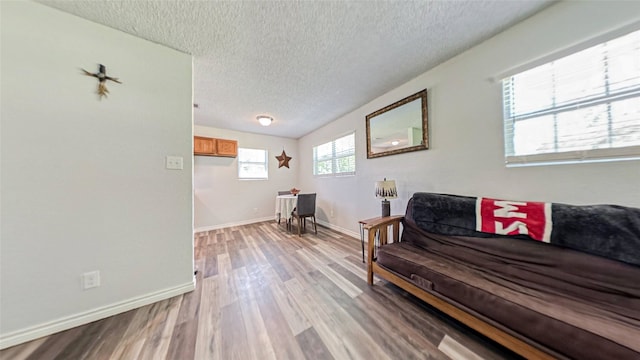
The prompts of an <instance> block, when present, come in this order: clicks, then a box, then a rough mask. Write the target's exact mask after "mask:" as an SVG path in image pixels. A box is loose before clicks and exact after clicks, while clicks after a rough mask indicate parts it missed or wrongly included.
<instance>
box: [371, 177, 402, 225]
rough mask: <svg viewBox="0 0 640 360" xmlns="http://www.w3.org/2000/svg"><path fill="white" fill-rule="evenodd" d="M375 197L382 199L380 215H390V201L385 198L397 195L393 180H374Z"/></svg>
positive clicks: (392, 197) (393, 197)
mask: <svg viewBox="0 0 640 360" xmlns="http://www.w3.org/2000/svg"><path fill="white" fill-rule="evenodd" d="M376 197H377V198H378V199H382V216H383V217H385V216H390V215H391V203H390V202H389V200H387V199H395V198H397V197H398V190H397V189H396V181H395V180H387V178H384V180H383V181H376Z"/></svg>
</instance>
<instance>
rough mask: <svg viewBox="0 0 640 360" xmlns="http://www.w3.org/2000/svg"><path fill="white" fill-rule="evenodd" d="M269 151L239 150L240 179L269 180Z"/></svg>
mask: <svg viewBox="0 0 640 360" xmlns="http://www.w3.org/2000/svg"><path fill="white" fill-rule="evenodd" d="M267 158H268V157H267V150H263V149H243V148H239V149H238V178H239V179H267V178H268V177H269V171H268V163H267Z"/></svg>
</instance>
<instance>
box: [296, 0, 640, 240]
mask: <svg viewBox="0 0 640 360" xmlns="http://www.w3.org/2000/svg"><path fill="white" fill-rule="evenodd" d="M638 21H640V2H611V1H609V2H561V3H558V4H556V5H553V6H551V7H549V8H548V9H546V10H544V11H542V12H541V13H539V14H537V15H535V16H534V17H532V18H530V19H528V20H526V21H524V22H523V23H520V24H518V25H517V26H515V27H513V28H511V29H508V30H507V31H505V32H503V33H501V34H499V35H498V36H496V37H494V38H492V39H490V40H488V41H486V42H484V43H483V44H480V45H479V46H477V47H475V48H473V49H471V50H469V51H467V52H465V53H464V54H462V55H460V56H458V57H456V58H454V59H452V60H450V61H447V62H446V63H443V64H441V65H440V66H438V67H437V68H435V69H433V70H431V71H428V72H426V73H424V74H422V75H421V76H419V77H417V78H416V79H414V80H412V81H410V82H408V83H406V84H404V85H402V86H400V87H398V88H397V89H395V90H393V91H391V92H389V93H386V94H384V95H382V96H380V97H379V98H377V99H375V100H374V101H372V102H370V103H368V104H366V105H364V106H362V107H361V108H359V109H357V110H355V111H353V112H351V113H350V114H347V115H345V116H344V117H341V118H339V119H337V120H336V121H334V122H332V123H330V124H328V125H327V126H325V127H323V128H321V129H318V130H317V131H314V132H313V133H311V134H309V135H307V136H305V137H303V138H301V139H300V143H299V151H300V158H301V159H307V161H302V162H301V167H300V175H299V179H300V183H301V187H302V188H304V189H308V190H310V191H316V192H317V193H318V197H319V199H321V200H320V201H319V205H318V206H319V207H320V209H318V211H319V212H325V213H330V209H331V207H334V217H331V216H328V217H324V218H321V220H325V221H328V222H330V223H331V225H332V226H335V227H338V228H343V229H347V230H349V231H351V232H356V231H357V227H358V225H357V221H358V219H363V218H368V217H373V216H378V215H379V214H380V201H379V200H377V199H375V198H374V195H373V186H374V185H373V184H374V181H376V180H382V178H383V177H387V178H389V179H395V180H396V184H397V186H398V190H399V198H398V199H394V200H391V212H392V214H398V213H404V210H405V207H406V204H407V201H408V199H409V197H410V195H411V194H412V193H414V192H416V191H429V192H441V193H452V194H460V195H472V196H477V195H483V196H490V197H496V198H504V199H514V200H516V199H519V200H538V201H554V202H566V203H573V204H588V203H614V204H621V205H628V206H636V207H640V185H639V184H640V162H639V161H623V162H609V163H592V164H574V165H555V166H536V167H521V168H505V165H504V154H503V143H504V142H503V138H502V107H501V102H502V98H501V85H500V83H499V82H495V81H491V80H490V78H491V77H493V76H495V75H497V74H500V73H503V72H504V71H506V70H508V69H511V68H513V67H515V66H518V65H521V64H524V63H527V62H529V61H532V60H534V59H536V58H539V57H541V56H544V55H547V54H549V53H552V52H555V51H557V50H559V49H562V48H566V47H569V46H572V45H574V44H576V43H578V42H582V41H584V40H587V39H589V38H592V37H594V36H598V35H601V34H602V33H605V32H608V31H611V30H614V29H616V28H619V27H621V26H624V25H628V24H630V23H637V22H638ZM637 27H638V28H640V23H638V26H637ZM424 88H427V89H428V91H429V95H428V97H429V132H430V149H429V150H427V151H420V152H414V153H408V154H401V155H394V156H388V157H382V158H376V159H367V158H366V149H365V148H366V141H365V132H364V131H365V129H364V128H365V116H366V115H367V114H369V113H372V112H374V111H376V110H378V109H380V108H383V107H385V106H387V105H389V104H391V103H393V102H395V101H397V100H400V99H402V98H404V97H406V96H408V95H411V94H414V93H416V92H417V91H419V90H422V89H424ZM353 129H355V130H356V147H357V153H356V162H357V165H356V166H357V168H356V176H353V177H344V178H314V177H313V175H312V164H311V159H312V148H313V146H315V145H318V144H321V143H324V142H326V141H329V140H331V139H333V138H335V137H337V136H339V135H341V134H343V133H345V132H347V131H349V130H353Z"/></svg>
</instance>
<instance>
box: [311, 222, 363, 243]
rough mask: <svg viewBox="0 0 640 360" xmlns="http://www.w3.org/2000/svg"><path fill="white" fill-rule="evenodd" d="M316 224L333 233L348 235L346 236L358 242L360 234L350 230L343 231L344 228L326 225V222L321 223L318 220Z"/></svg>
mask: <svg viewBox="0 0 640 360" xmlns="http://www.w3.org/2000/svg"><path fill="white" fill-rule="evenodd" d="M318 224H320V225H322V226H324V227H327V228H329V229H331V230H335V231H337V232H339V233H343V234H345V235H348V236H351V237H354V238H356V239H358V240H360V234H358V233H357V232H355V231H351V230H348V229H345V228H343V227H340V226H337V225H333V224H331V223H328V222H326V221H322V220H318ZM365 240H366V239H365Z"/></svg>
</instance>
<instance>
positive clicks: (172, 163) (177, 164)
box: [166, 156, 184, 170]
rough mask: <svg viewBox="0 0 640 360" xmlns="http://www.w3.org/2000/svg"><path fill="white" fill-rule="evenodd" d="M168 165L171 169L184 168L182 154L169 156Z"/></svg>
mask: <svg viewBox="0 0 640 360" xmlns="http://www.w3.org/2000/svg"><path fill="white" fill-rule="evenodd" d="M166 167H167V169H169V170H182V169H183V168H184V165H183V159H182V156H167V162H166Z"/></svg>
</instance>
